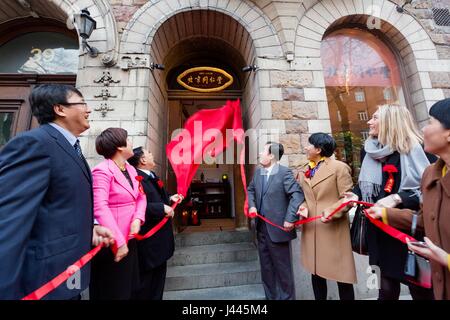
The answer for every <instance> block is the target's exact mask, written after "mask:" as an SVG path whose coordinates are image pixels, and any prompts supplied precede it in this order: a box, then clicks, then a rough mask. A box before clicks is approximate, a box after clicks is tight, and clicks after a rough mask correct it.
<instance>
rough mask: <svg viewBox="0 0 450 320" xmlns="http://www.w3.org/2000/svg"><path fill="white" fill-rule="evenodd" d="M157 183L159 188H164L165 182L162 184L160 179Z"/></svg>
mask: <svg viewBox="0 0 450 320" xmlns="http://www.w3.org/2000/svg"><path fill="white" fill-rule="evenodd" d="M156 183H157V184H158V187H159V188H160V189H162V188H164V182H162V181H161V180H160V179H158V181H157V182H156Z"/></svg>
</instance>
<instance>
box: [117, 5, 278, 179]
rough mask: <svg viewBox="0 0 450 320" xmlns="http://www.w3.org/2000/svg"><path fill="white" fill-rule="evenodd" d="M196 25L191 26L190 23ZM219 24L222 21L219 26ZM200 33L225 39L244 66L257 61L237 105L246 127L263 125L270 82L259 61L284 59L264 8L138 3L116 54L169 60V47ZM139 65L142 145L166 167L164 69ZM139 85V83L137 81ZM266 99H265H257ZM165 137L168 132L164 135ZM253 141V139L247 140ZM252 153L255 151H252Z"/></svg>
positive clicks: (132, 58)
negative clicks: (143, 118)
mask: <svg viewBox="0 0 450 320" xmlns="http://www.w3.org/2000/svg"><path fill="white" fill-rule="evenodd" d="M194 22H196V23H195V25H191V24H192V23H194ZM219 23H222V25H219ZM199 37H204V38H207V39H214V41H216V43H218V44H219V43H225V44H226V45H227V46H230V47H232V48H234V49H235V50H236V52H238V53H240V55H241V56H242V60H243V63H242V65H240V66H239V68H237V70H239V72H241V71H240V69H241V68H242V67H243V66H245V65H253V64H258V65H259V66H260V70H259V71H258V72H256V73H255V72H253V73H246V74H245V75H243V80H242V83H243V84H244V85H243V88H242V91H243V93H242V104H243V117H244V123H245V124H244V125H245V126H246V127H252V128H261V127H264V125H267V124H264V123H263V121H262V120H261V119H263V118H264V117H265V118H266V119H267V118H270V115H262V111H261V110H262V108H261V102H262V103H264V105H265V107H266V108H265V109H266V110H267V109H270V101H269V100H270V99H271V96H270V93H269V92H267V93H266V92H265V91H270V89H269V87H270V84H269V83H267V82H268V81H267V78H268V71H267V74H266V75H264V60H266V59H268V60H270V59H275V60H277V59H280V58H283V49H282V46H281V44H280V40H279V38H278V35H277V33H276V30H275V29H274V27H273V26H272V24H271V21H270V19H268V18H267V17H266V16H265V15H264V13H263V12H262V11H261V10H260V9H259V8H258V7H256V6H255V5H254V4H252V3H251V2H248V1H229V2H228V3H223V2H219V3H217V1H206V2H199V3H196V4H188V3H184V2H181V3H177V2H176V3H173V2H167V1H156V2H152V3H150V2H149V3H147V4H146V5H144V6H143V7H141V8H140V9H139V10H138V11H137V12H136V13H135V14H134V16H133V17H132V19H131V20H130V21H129V23H128V25H127V26H126V27H125V29H124V32H123V35H122V38H121V43H120V56H121V59H122V60H123V59H126V60H127V61H131V64H133V63H136V61H140V62H142V61H145V62H143V64H144V65H145V66H146V67H149V65H150V62H154V63H163V62H165V63H169V62H168V61H169V60H170V59H169V60H168V59H166V57H167V56H168V55H169V53H170V52H171V50H172V49H173V48H174V47H175V46H176V45H177V44H179V43H180V42H182V41H183V40H186V39H195V38H199ZM171 66H172V65H171V63H169V65H166V70H165V71H160V70H153V71H150V70H149V69H148V68H147V69H144V68H143V69H141V70H139V72H140V73H141V74H142V77H143V78H144V79H148V83H147V88H149V90H148V91H147V92H145V93H144V96H143V98H142V100H143V101H142V106H143V107H144V108H145V106H147V110H146V112H145V111H143V112H145V115H146V116H147V132H146V138H147V143H146V144H147V146H148V148H149V149H150V150H151V151H152V152H154V153H155V155H156V161H157V163H158V165H159V167H160V170H161V172H167V170H166V168H167V163H166V159H165V156H164V153H163V152H161V150H160V149H161V145H162V144H165V143H166V142H167V138H168V137H167V132H168V127H167V126H168V124H167V106H168V96H167V88H166V77H167V72H168V71H169V69H170V68H171ZM261 69H262V70H261ZM141 85H142V84H139V86H141ZM261 99H263V100H264V99H265V100H267V101H265V102H264V101H261ZM266 114H267V112H266ZM169 138H170V137H169ZM252 146H256V143H254V144H252ZM252 154H256V152H253V153H252Z"/></svg>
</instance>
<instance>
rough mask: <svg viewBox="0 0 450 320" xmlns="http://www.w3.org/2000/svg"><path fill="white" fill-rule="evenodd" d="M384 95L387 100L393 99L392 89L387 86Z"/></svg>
mask: <svg viewBox="0 0 450 320" xmlns="http://www.w3.org/2000/svg"><path fill="white" fill-rule="evenodd" d="M383 95H384V100H386V102H390V101H391V99H392V94H391V89H390V88H385V89H384V90H383Z"/></svg>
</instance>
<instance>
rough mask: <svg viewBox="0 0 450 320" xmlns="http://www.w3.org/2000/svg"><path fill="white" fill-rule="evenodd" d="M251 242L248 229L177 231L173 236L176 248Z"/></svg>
mask: <svg viewBox="0 0 450 320" xmlns="http://www.w3.org/2000/svg"><path fill="white" fill-rule="evenodd" d="M237 242H252V234H251V233H250V232H249V231H248V230H245V231H236V230H233V231H219V232H217V231H211V232H194V233H179V234H177V235H176V236H175V246H176V248H181V247H188V246H198V245H209V244H220V243H237Z"/></svg>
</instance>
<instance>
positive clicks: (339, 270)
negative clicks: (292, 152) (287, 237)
mask: <svg viewBox="0 0 450 320" xmlns="http://www.w3.org/2000/svg"><path fill="white" fill-rule="evenodd" d="M335 149H336V142H335V141H334V139H333V138H332V137H330V136H329V135H327V134H325V133H314V134H313V135H311V137H310V138H309V145H308V146H306V148H305V151H306V154H307V156H308V160H309V164H307V165H306V166H305V167H304V168H303V170H301V171H300V173H299V178H298V182H299V184H300V185H301V187H302V188H303V192H304V194H305V202H304V203H303V204H302V205H301V206H300V209H299V212H298V213H299V214H300V215H301V216H302V217H305V218H306V217H315V216H318V215H320V216H322V215H323V218H321V219H320V220H315V221H313V222H311V223H308V224H305V225H303V226H302V237H301V261H302V265H303V267H304V268H305V269H306V270H307V271H309V272H310V273H311V274H312V285H313V289H314V295H315V298H316V300H325V299H326V297H327V283H326V279H328V280H333V281H337V284H338V289H339V296H340V299H341V300H353V299H354V291H353V285H352V284H353V283H356V270H355V262H354V259H353V251H352V246H351V241H350V223H349V219H348V215H347V212H348V208H345V209H344V210H342V211H341V212H339V213H338V214H336V215H334V216H332V217H331V218H330V220H327V219H326V218H327V217H328V215H329V214H330V213H331V212H332V211H333V210H334V209H335V208H337V207H338V206H339V205H340V204H341V203H342V202H343V201H344V199H343V197H344V194H345V193H346V192H349V191H350V190H351V189H352V186H353V182H352V176H351V170H350V167H349V166H348V165H347V164H345V163H343V162H341V161H338V160H335V159H331V158H330V157H331V156H332V154H333V153H334V150H335Z"/></svg>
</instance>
